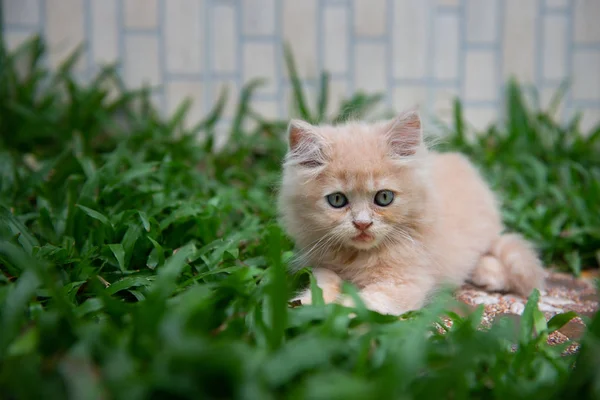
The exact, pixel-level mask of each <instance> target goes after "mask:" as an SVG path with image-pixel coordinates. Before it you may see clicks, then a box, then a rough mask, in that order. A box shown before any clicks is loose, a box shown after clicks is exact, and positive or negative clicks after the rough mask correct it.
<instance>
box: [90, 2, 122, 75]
mask: <svg viewBox="0 0 600 400" xmlns="http://www.w3.org/2000/svg"><path fill="white" fill-rule="evenodd" d="M90 5H91V7H92V10H91V11H92V12H91V14H92V27H91V35H92V37H91V38H90V43H91V51H92V60H93V62H94V63H95V64H97V65H98V64H107V63H113V62H116V61H117V60H118V58H119V28H118V26H117V1H116V0H91V2H90Z"/></svg>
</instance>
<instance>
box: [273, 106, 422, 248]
mask: <svg viewBox="0 0 600 400" xmlns="http://www.w3.org/2000/svg"><path fill="white" fill-rule="evenodd" d="M288 137H289V151H288V154H287V156H286V159H285V162H284V167H283V179H282V185H281V190H280V193H279V212H280V215H281V220H282V223H283V225H284V227H285V229H286V230H287V232H288V234H290V236H292V238H293V239H294V240H295V241H296V244H297V245H298V246H299V247H300V248H301V249H302V251H303V253H304V254H305V255H306V256H308V257H309V258H312V259H314V258H320V257H322V256H323V255H325V254H326V253H329V252H331V251H336V250H342V249H358V250H361V251H368V250H372V249H375V248H378V247H380V246H382V245H384V244H391V243H394V242H397V241H400V240H411V238H410V236H407V235H408V234H409V233H410V232H411V230H412V228H414V225H415V224H416V223H418V220H419V219H420V217H421V213H422V209H423V204H424V196H425V193H426V188H427V179H426V168H425V163H424V160H425V157H424V156H425V155H426V153H427V149H426V147H425V146H424V144H423V140H422V133H421V122H420V119H419V116H418V114H417V113H416V112H415V111H409V112H406V113H403V114H402V115H400V116H398V117H397V118H395V119H394V120H392V121H385V122H379V123H374V124H363V123H347V124H344V125H338V126H327V125H322V126H313V125H310V124H308V123H306V122H303V121H297V120H293V121H291V122H290V124H289V128H288Z"/></svg>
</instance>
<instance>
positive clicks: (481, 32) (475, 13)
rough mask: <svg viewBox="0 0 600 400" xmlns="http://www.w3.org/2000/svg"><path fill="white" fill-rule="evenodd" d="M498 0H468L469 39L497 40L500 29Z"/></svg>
mask: <svg viewBox="0 0 600 400" xmlns="http://www.w3.org/2000/svg"><path fill="white" fill-rule="evenodd" d="M496 1H498V0H485V1H481V0H467V10H466V13H467V21H466V24H467V27H466V28H467V40H468V41H469V42H475V43H490V42H494V41H495V40H496V32H497V30H498V28H497V26H496V24H497V23H498V21H499V19H498V15H497V14H498V12H497V10H498V7H497V5H496Z"/></svg>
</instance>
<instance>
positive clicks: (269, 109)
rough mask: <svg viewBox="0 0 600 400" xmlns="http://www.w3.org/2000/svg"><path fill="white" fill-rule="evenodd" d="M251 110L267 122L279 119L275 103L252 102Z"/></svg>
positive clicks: (277, 107) (277, 106) (277, 105)
mask: <svg viewBox="0 0 600 400" xmlns="http://www.w3.org/2000/svg"><path fill="white" fill-rule="evenodd" d="M252 109H253V110H254V111H256V112H257V113H258V115H260V116H261V117H263V118H265V119H267V120H273V119H276V118H277V117H279V104H278V103H277V102H275V101H263V100H254V101H253V102H252Z"/></svg>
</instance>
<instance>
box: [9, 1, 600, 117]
mask: <svg viewBox="0 0 600 400" xmlns="http://www.w3.org/2000/svg"><path fill="white" fill-rule="evenodd" d="M3 19H4V33H5V38H6V40H7V42H8V43H9V44H10V45H11V46H14V45H16V44H17V43H19V42H21V41H22V40H23V39H24V38H25V37H27V35H29V34H31V33H33V32H43V34H44V35H45V37H46V38H47V40H48V41H49V44H50V47H51V50H52V52H51V54H50V56H49V58H48V61H49V63H50V64H51V65H56V64H57V63H58V62H59V61H60V60H61V59H62V58H63V57H64V56H65V55H66V54H68V53H69V51H71V50H72V49H73V48H74V46H76V45H77V44H79V43H81V42H86V43H87V51H86V53H85V57H84V58H83V59H82V60H81V62H80V63H79V65H78V66H77V68H78V70H79V72H81V74H82V76H84V77H85V76H90V74H92V73H93V72H94V71H96V70H97V66H98V65H99V64H102V63H105V62H112V61H115V60H121V61H122V63H123V74H124V77H125V79H126V80H127V82H128V83H129V84H130V85H133V86H137V85H141V84H144V83H149V84H153V85H155V84H158V85H161V87H162V90H161V91H160V92H159V93H158V94H157V97H156V101H157V103H158V104H159V105H160V106H161V107H163V109H164V110H166V111H168V112H171V111H172V110H173V109H174V108H175V107H176V106H177V105H178V104H179V103H180V102H181V101H182V100H183V99H184V98H185V97H188V96H189V97H191V98H192V99H193V100H194V107H193V110H192V111H193V113H192V115H191V117H192V118H194V119H197V118H199V117H200V116H202V115H203V114H204V113H205V112H206V111H207V110H208V109H209V108H210V107H211V105H212V104H213V103H214V101H215V99H216V97H217V95H218V93H219V90H220V89H221V87H222V86H223V85H227V86H229V87H230V89H232V90H233V92H234V93H235V92H236V91H239V89H240V87H241V86H242V85H243V84H244V82H247V81H248V80H249V79H251V78H253V77H266V78H268V84H267V85H266V86H265V87H264V88H262V89H261V90H260V92H259V93H258V95H257V97H256V100H255V102H254V105H255V107H256V108H257V109H258V110H259V111H261V112H262V113H264V114H265V115H266V116H276V115H279V116H286V115H287V107H288V104H289V84H288V83H287V79H286V72H285V69H284V63H283V57H282V43H283V42H285V41H287V42H289V43H290V44H291V46H292V49H293V51H294V54H295V57H296V59H297V63H298V67H299V70H300V73H301V74H302V78H303V79H305V82H306V85H307V88H309V90H310V89H311V88H313V87H314V85H315V83H316V79H315V78H316V77H317V74H318V71H320V70H321V69H323V68H324V69H327V70H329V71H330V72H331V73H332V94H331V97H332V100H333V102H334V103H336V102H337V103H339V101H340V99H341V98H343V97H346V96H348V95H350V94H351V93H352V92H354V91H355V90H358V89H362V90H365V91H368V92H382V93H384V94H385V96H386V97H385V101H386V105H387V106H389V107H393V108H396V109H399V108H403V107H407V106H411V105H413V104H418V105H420V106H421V107H423V108H424V109H425V110H429V111H433V112H434V113H436V114H437V115H440V116H442V117H443V116H447V115H449V110H450V105H451V103H450V100H451V98H452V97H453V96H456V95H458V96H460V97H461V98H462V99H463V100H464V104H465V110H466V113H467V116H468V119H469V121H470V122H471V123H472V124H474V125H476V126H484V125H485V124H487V123H488V122H490V121H491V120H493V119H494V118H495V117H496V115H497V113H498V111H499V108H500V106H501V96H502V87H503V84H504V82H505V81H506V79H507V78H508V77H509V76H510V75H516V76H517V77H518V78H519V79H520V80H522V81H524V82H529V83H532V84H534V85H536V87H537V88H538V89H539V90H540V94H541V98H542V101H544V102H547V101H548V100H549V98H550V96H551V95H552V94H553V93H554V91H555V90H556V88H557V87H558V85H559V83H560V82H561V80H563V79H564V78H567V77H569V78H572V80H573V81H572V90H571V92H570V93H569V95H568V96H567V101H566V107H565V108H564V110H563V116H565V115H567V114H568V113H570V112H572V111H573V110H574V109H579V110H582V111H584V116H585V118H584V124H585V125H586V126H591V125H592V124H594V123H596V122H597V121H598V120H600V22H599V21H600V0H3ZM231 97H234V96H230V98H231ZM334 105H335V104H334ZM233 110H234V107H233V100H232V101H231V104H230V105H229V107H228V108H227V114H228V116H231V115H232V113H233Z"/></svg>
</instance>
